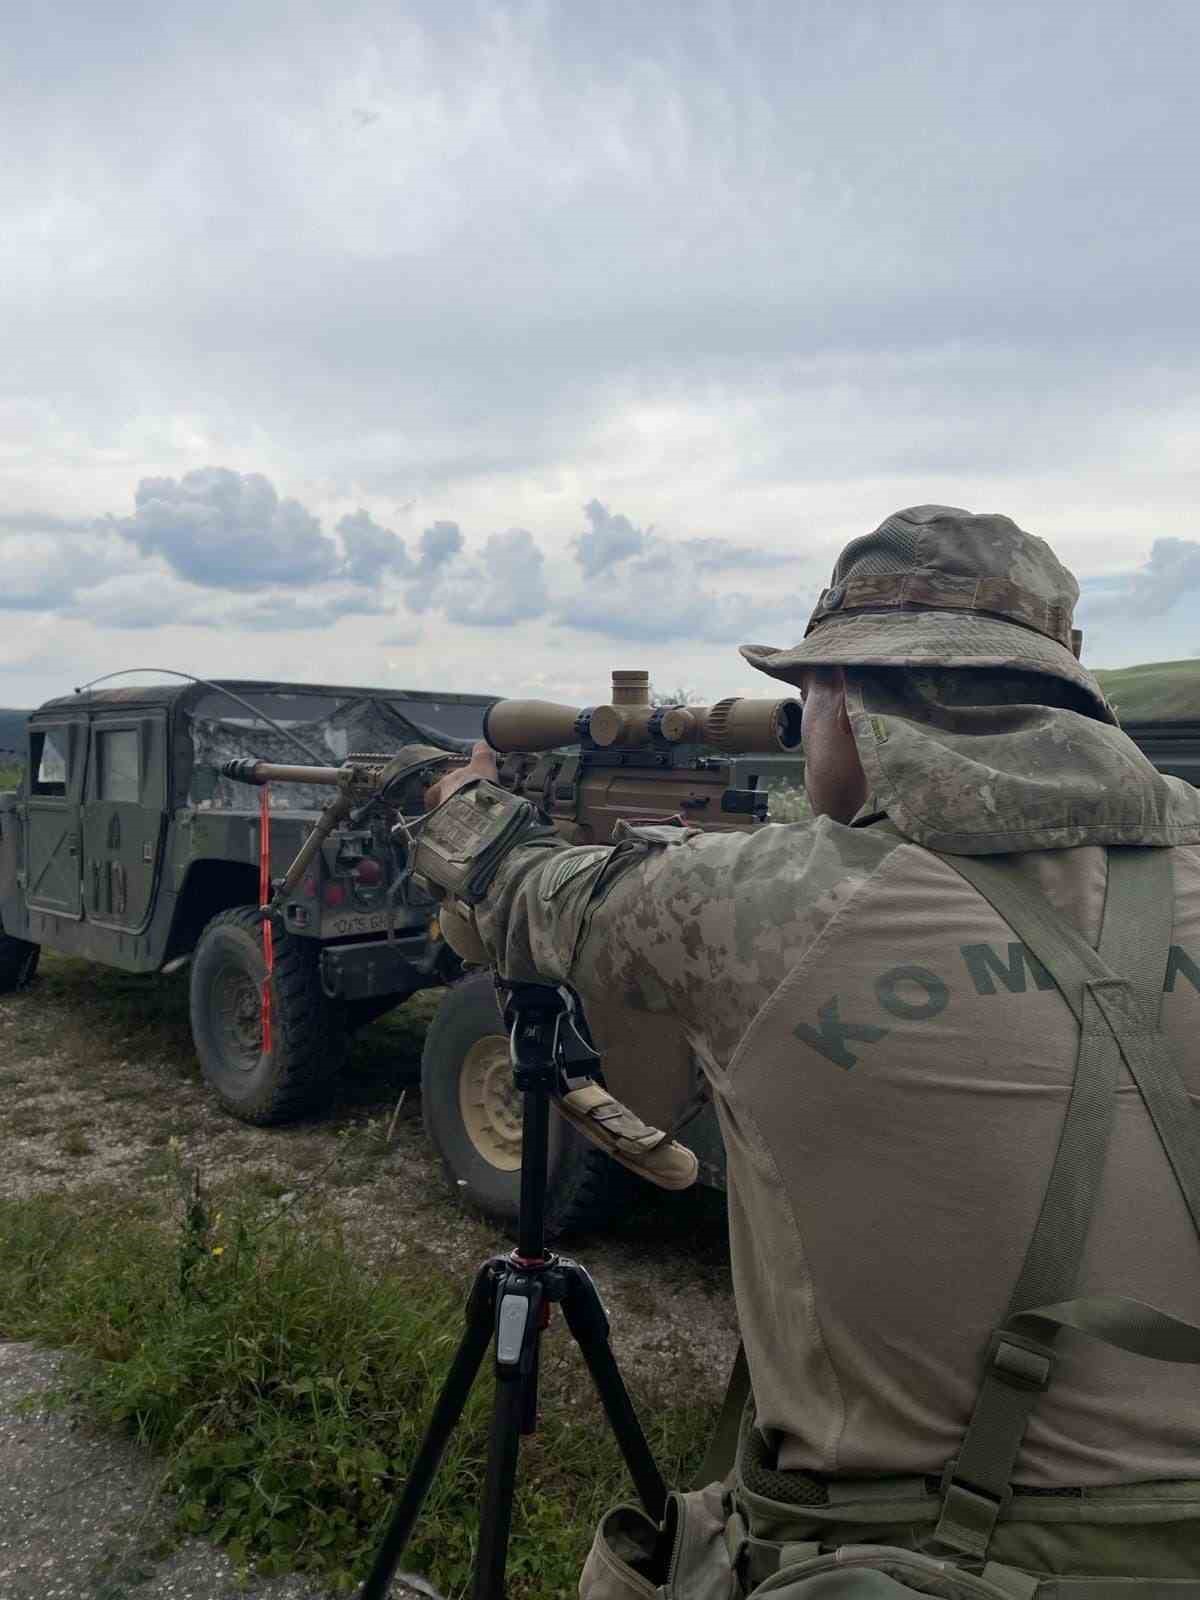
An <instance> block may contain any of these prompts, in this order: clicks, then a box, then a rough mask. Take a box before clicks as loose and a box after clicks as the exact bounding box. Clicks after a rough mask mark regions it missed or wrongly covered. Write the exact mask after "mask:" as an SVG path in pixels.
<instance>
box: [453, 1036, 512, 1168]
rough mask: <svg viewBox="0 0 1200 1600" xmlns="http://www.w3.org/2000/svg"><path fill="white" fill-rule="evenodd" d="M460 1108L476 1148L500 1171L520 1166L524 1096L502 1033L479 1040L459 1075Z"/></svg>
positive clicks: (465, 1059) (471, 1049)
mask: <svg viewBox="0 0 1200 1600" xmlns="http://www.w3.org/2000/svg"><path fill="white" fill-rule="evenodd" d="M458 1108H459V1112H460V1114H461V1116H462V1119H463V1126H464V1127H465V1128H466V1130H467V1135H468V1137H469V1138H470V1140H471V1143H472V1144H473V1145H474V1147H475V1149H476V1150H477V1151H478V1152H479V1154H480V1155H481V1156H482V1157H483V1159H484V1160H485V1161H486V1162H488V1163H489V1165H491V1166H493V1167H496V1168H498V1169H499V1171H501V1172H517V1171H519V1170H520V1166H521V1096H520V1094H519V1093H518V1092H517V1087H516V1084H515V1083H514V1082H513V1072H512V1063H511V1061H510V1060H509V1054H508V1040H507V1039H506V1038H505V1037H504V1035H503V1034H494V1035H492V1036H491V1037H489V1038H486V1039H477V1040H476V1041H475V1043H474V1044H473V1045H472V1046H471V1048H470V1049H469V1050H468V1051H467V1053H466V1055H465V1056H464V1057H463V1064H462V1069H461V1071H460V1072H459V1075H458Z"/></svg>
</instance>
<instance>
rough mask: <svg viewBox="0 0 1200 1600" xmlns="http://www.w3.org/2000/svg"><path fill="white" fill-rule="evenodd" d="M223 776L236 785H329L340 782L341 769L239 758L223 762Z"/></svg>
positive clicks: (221, 769)
mask: <svg viewBox="0 0 1200 1600" xmlns="http://www.w3.org/2000/svg"><path fill="white" fill-rule="evenodd" d="M220 771H221V776H222V777H223V778H232V779H233V780H234V781H235V782H236V783H257V784H264V783H328V784H334V785H336V784H337V783H338V782H339V778H338V774H339V772H340V771H341V768H340V767H293V766H288V765H284V764H281V763H279V762H275V761H249V760H247V759H245V758H244V757H238V758H237V759H236V760H234V761H222V763H221V768H220Z"/></svg>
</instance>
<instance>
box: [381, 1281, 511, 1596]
mask: <svg viewBox="0 0 1200 1600" xmlns="http://www.w3.org/2000/svg"><path fill="white" fill-rule="evenodd" d="M495 1301H496V1271H495V1267H494V1265H493V1263H492V1262H490V1261H489V1262H487V1263H485V1265H484V1266H483V1267H481V1268H480V1270H479V1273H478V1275H477V1277H476V1279H475V1283H474V1285H473V1286H472V1289H471V1293H470V1296H469V1297H468V1299H467V1310H466V1324H467V1325H466V1329H465V1331H464V1333H463V1336H462V1341H461V1343H460V1344H459V1347H458V1350H457V1352H456V1354H455V1357H454V1361H453V1364H452V1365H451V1367H450V1371H449V1372H448V1373H447V1375H446V1381H445V1382H444V1383H443V1384H442V1388H441V1392H440V1394H439V1395H438V1398H437V1404H436V1405H435V1407H434V1410H433V1416H432V1417H431V1418H430V1420H429V1426H428V1428H427V1429H426V1430H425V1437H424V1439H423V1440H422V1441H421V1448H420V1450H419V1451H418V1453H417V1458H416V1460H415V1461H414V1462H413V1464H412V1467H411V1468H410V1469H409V1474H408V1477H407V1478H406V1479H405V1483H404V1491H403V1493H402V1494H401V1496H400V1501H399V1504H398V1505H397V1506H396V1509H395V1512H394V1513H393V1514H392V1520H391V1522H390V1523H389V1525H388V1530H387V1533H386V1534H385V1535H384V1538H383V1543H382V1544H381V1545H380V1546H379V1551H378V1553H377V1555H376V1557H375V1562H374V1565H373V1566H372V1568H371V1571H370V1574H369V1575H368V1577H367V1580H366V1582H365V1583H364V1584H363V1586H362V1589H361V1590H360V1591H359V1600H386V1597H387V1592H388V1588H389V1586H390V1584H391V1580H392V1573H393V1572H394V1571H395V1570H396V1563H397V1562H398V1561H399V1559H400V1557H401V1556H402V1555H403V1554H404V1548H405V1546H406V1545H407V1544H408V1539H409V1535H410V1534H411V1533H412V1530H413V1524H414V1523H415V1522H416V1520H417V1518H418V1516H419V1515H420V1513H421V1507H422V1505H423V1504H424V1503H425V1496H426V1495H427V1494H428V1493H429V1487H430V1485H431V1484H432V1482H433V1479H434V1474H435V1473H436V1472H437V1469H438V1462H439V1461H440V1460H441V1459H442V1452H443V1451H444V1450H445V1448H446V1445H447V1444H448V1442H449V1439H450V1435H451V1434H452V1433H453V1432H454V1428H455V1425H456V1424H457V1422H458V1419H459V1418H460V1417H461V1416H462V1412H463V1407H464V1406H465V1405H466V1403H467V1396H468V1395H469V1394H470V1392H471V1385H472V1384H473V1383H474V1382H475V1377H476V1374H477V1373H478V1371H479V1366H480V1363H481V1362H482V1360H483V1357H484V1354H485V1352H486V1350H487V1348H488V1345H489V1344H490V1343H491V1338H492V1327H493V1322H494V1315H495V1311H494V1308H495Z"/></svg>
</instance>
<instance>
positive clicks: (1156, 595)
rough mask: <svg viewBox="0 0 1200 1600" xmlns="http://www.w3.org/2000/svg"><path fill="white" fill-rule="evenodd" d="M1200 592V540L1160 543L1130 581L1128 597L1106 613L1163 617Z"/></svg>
mask: <svg viewBox="0 0 1200 1600" xmlns="http://www.w3.org/2000/svg"><path fill="white" fill-rule="evenodd" d="M1195 589H1200V540H1197V539H1156V540H1155V541H1154V543H1153V545H1151V547H1150V558H1149V560H1148V561H1147V562H1146V564H1145V566H1143V567H1142V569H1141V570H1140V571H1139V572H1135V573H1134V574H1133V575H1132V576H1131V577H1130V578H1129V580H1128V581H1127V584H1126V586H1125V593H1124V594H1123V595H1122V596H1121V597H1120V598H1119V599H1114V600H1112V601H1111V602H1107V603H1106V605H1105V609H1106V610H1110V609H1112V610H1116V609H1120V610H1124V609H1125V608H1126V607H1131V608H1133V609H1134V610H1135V611H1136V612H1140V614H1141V615H1142V616H1144V617H1160V616H1162V615H1163V613H1164V612H1167V611H1169V610H1170V609H1171V607H1172V606H1173V605H1174V604H1175V602H1176V601H1177V600H1178V599H1180V597H1181V596H1183V595H1185V594H1190V593H1191V592H1192V591H1193V590H1195Z"/></svg>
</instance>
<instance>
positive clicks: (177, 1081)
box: [0, 959, 737, 1600]
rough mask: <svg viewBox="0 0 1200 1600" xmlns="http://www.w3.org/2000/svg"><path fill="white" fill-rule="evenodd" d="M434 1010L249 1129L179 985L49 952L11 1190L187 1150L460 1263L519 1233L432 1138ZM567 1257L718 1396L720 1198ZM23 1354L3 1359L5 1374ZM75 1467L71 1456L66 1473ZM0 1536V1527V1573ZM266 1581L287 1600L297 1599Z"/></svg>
mask: <svg viewBox="0 0 1200 1600" xmlns="http://www.w3.org/2000/svg"><path fill="white" fill-rule="evenodd" d="M435 1004H436V997H428V996H426V997H421V998H419V999H418V1000H417V1001H415V1002H410V1005H409V1007H408V1008H406V1011H405V1012H404V1013H400V1014H395V1015H394V1016H393V1017H392V1018H387V1019H384V1021H383V1022H381V1023H377V1024H375V1025H374V1026H373V1027H372V1028H370V1029H368V1030H366V1032H365V1033H364V1034H363V1035H362V1036H361V1038H360V1040H359V1041H358V1042H356V1045H355V1047H354V1049H353V1052H352V1055H351V1061H350V1065H349V1068H348V1070H347V1073H346V1075H345V1077H344V1079H343V1082H342V1086H341V1091H340V1093H339V1095H338V1097H337V1099H336V1102H335V1103H334V1104H333V1105H332V1106H331V1107H330V1108H329V1110H328V1113H327V1114H326V1115H324V1116H323V1117H321V1118H320V1119H319V1120H312V1121H307V1122H303V1123H297V1124H294V1125H292V1126H290V1127H286V1128H274V1129H261V1128H251V1127H247V1126H245V1125H243V1124H241V1123H238V1122H236V1121H234V1120H233V1119H232V1118H230V1117H229V1116H227V1115H226V1114H225V1113H224V1112H223V1111H221V1110H220V1109H219V1107H218V1106H217V1105H216V1103H215V1101H214V1100H213V1099H212V1097H211V1096H210V1094H209V1093H208V1091H207V1089H206V1088H205V1086H204V1084H203V1083H202V1081H201V1079H200V1077H199V1072H198V1069H197V1066H196V1063H195V1059H194V1056H193V1055H192V1052H191V1047H190V1042H189V1038H188V1030H187V1021H186V987H185V984H184V982H183V980H181V979H174V980H146V979H133V978H128V977H125V976H123V975H121V974H116V973H112V972H108V971H105V970H103V969H99V968H95V967H88V966H85V965H84V964H82V963H78V962H69V961H63V960H55V959H50V960H48V961H47V962H46V964H45V967H44V971H43V975H42V977H41V978H40V979H39V980H38V982H37V983H36V984H35V986H34V987H33V988H31V989H30V990H28V991H26V992H25V993H22V994H19V995H12V996H7V997H5V998H3V999H0V1139H2V1140H3V1149H4V1162H3V1166H2V1168H0V1197H4V1198H15V1197H21V1196H25V1195H30V1194H33V1193H37V1192H45V1191H56V1192H59V1193H62V1192H65V1191H69V1190H86V1189H88V1188H90V1187H92V1186H94V1185H97V1184H102V1185H104V1186H105V1187H106V1188H115V1189H117V1190H118V1191H127V1192H129V1193H130V1194H131V1195H135V1194H145V1193H146V1191H147V1189H148V1188H152V1187H153V1186H155V1185H161V1184H164V1183H167V1182H170V1181H172V1180H171V1176H170V1170H171V1167H172V1164H173V1161H174V1157H175V1155H176V1154H177V1155H178V1157H179V1159H181V1160H182V1161H183V1162H184V1163H185V1164H186V1165H188V1166H190V1167H194V1168H196V1169H197V1170H198V1171H199V1172H200V1173H201V1174H202V1176H203V1179H204V1181H205V1183H206V1184H207V1185H209V1186H211V1187H219V1186H222V1185H225V1184H230V1183H236V1184H237V1185H239V1186H247V1187H249V1186H254V1187H256V1188H257V1189H258V1190H259V1191H260V1193H262V1194H264V1195H266V1196H269V1197H271V1198H274V1199H277V1200H278V1201H279V1203H280V1204H281V1205H285V1204H290V1205H293V1206H295V1207H296V1208H298V1209H302V1208H303V1206H304V1204H305V1196H306V1194H308V1193H310V1192H312V1191H313V1190H315V1189H319V1191H320V1193H321V1198H322V1204H324V1205H330V1204H331V1205H332V1206H333V1207H334V1208H335V1209H336V1211H337V1212H338V1213H339V1214H340V1215H341V1216H342V1217H343V1218H344V1220H345V1222H346V1225H347V1232H348V1235H349V1237H350V1238H351V1240H352V1242H353V1244H354V1246H355V1248H357V1249H360V1250H361V1251H362V1252H363V1255H364V1257H366V1258H368V1259H370V1260H371V1261H373V1262H376V1263H380V1264H383V1263H386V1261H387V1260H388V1259H389V1258H390V1257H394V1256H398V1255H403V1253H404V1252H405V1251H406V1250H407V1249H409V1248H411V1247H416V1246H417V1245H418V1244H419V1246H420V1248H421V1250H422V1252H424V1251H426V1250H427V1249H428V1248H429V1246H430V1245H432V1246H433V1247H434V1248H435V1249H436V1251H437V1253H438V1255H439V1256H440V1257H441V1258H442V1259H444V1261H445V1262H446V1264H447V1267H448V1268H449V1269H450V1270H452V1271H454V1272H456V1273H462V1272H466V1271H468V1270H469V1269H470V1267H471V1266H472V1265H473V1264H474V1263H475V1262H476V1261H477V1260H479V1259H481V1258H482V1257H484V1256H485V1255H488V1254H490V1253H492V1252H493V1251H494V1250H496V1249H498V1248H507V1247H508V1242H507V1241H506V1240H503V1239H502V1238H501V1237H500V1235H499V1234H498V1233H497V1232H495V1231H494V1230H493V1229H492V1228H491V1227H490V1226H488V1225H486V1224H484V1223H483V1222H481V1221H480V1220H479V1219H478V1218H476V1217H475V1216H473V1215H470V1214H468V1213H467V1212H465V1211H464V1209H463V1208H462V1206H461V1205H460V1204H459V1202H458V1200H457V1198H456V1197H455V1195H454V1194H452V1193H451V1192H450V1190H449V1189H448V1188H447V1186H446V1184H445V1181H444V1179H443V1177H442V1174H441V1170H440V1166H439V1163H438V1162H437V1160H436V1158H435V1156H434V1155H433V1152H432V1151H431V1150H430V1148H429V1146H428V1144H427V1142H426V1139H425V1136H424V1132H423V1129H422V1125H421V1116H420V1096H419V1091H418V1090H417V1088H416V1087H415V1077H416V1073H417V1069H418V1064H419V1054H420V1040H421V1037H422V1035H423V1031H424V1024H425V1020H426V1019H427V1017H428V1015H429V1014H430V1010H431V1008H432V1006H433V1005H435ZM401 1091H403V1092H404V1102H403V1104H402V1105H401V1107H400V1110H399V1114H398V1115H396V1106H397V1102H398V1100H399V1097H400V1094H401ZM572 1253H573V1254H575V1255H576V1256H577V1257H578V1258H579V1259H581V1260H583V1261H584V1262H585V1264H586V1265H587V1266H588V1268H589V1270H590V1271H591V1272H592V1273H593V1276H594V1277H595V1279H596V1281H597V1284H598V1286H599V1288H600V1292H601V1295H602V1296H603V1298H604V1300H605V1303H606V1305H607V1306H608V1308H609V1311H610V1313H611V1315H612V1319H613V1345H614V1349H615V1350H616V1353H617V1356H618V1359H619V1360H620V1361H621V1362H622V1364H623V1365H624V1366H625V1367H626V1368H627V1369H628V1371H629V1372H630V1373H632V1374H634V1375H645V1376H652V1377H653V1378H655V1379H656V1380H658V1382H659V1383H662V1384H665V1385H667V1386H668V1387H669V1386H670V1384H671V1380H672V1376H673V1375H675V1374H677V1375H678V1380H679V1384H680V1386H681V1388H686V1392H687V1395H688V1396H689V1397H691V1398H694V1397H695V1395H696V1390H697V1384H699V1385H700V1386H701V1387H703V1386H705V1385H706V1384H707V1385H708V1386H709V1387H710V1388H711V1392H712V1396H713V1400H714V1403H715V1402H716V1401H717V1400H719V1398H720V1393H721V1389H722V1386H723V1383H724V1379H725V1375H726V1373H727V1371H728V1368H729V1363H730V1361H731V1359H732V1355H733V1351H734V1348H735V1347H736V1343H737V1336H736V1329H735V1322H734V1316H733V1303H732V1296H731V1293H730V1288H729V1275H728V1262H727V1256H726V1246H725V1234H724V1226H723V1218H722V1215H721V1207H720V1204H719V1202H717V1200H716V1197H714V1196H712V1195H706V1194H703V1193H696V1192H693V1193H691V1194H688V1195H683V1196H665V1195H662V1194H660V1192H659V1191H655V1190H647V1193H646V1197H645V1199H644V1200H643V1201H642V1202H640V1203H639V1204H638V1205H637V1206H636V1207H635V1208H634V1209H633V1211H632V1212H631V1213H630V1214H629V1215H628V1216H626V1217H624V1218H623V1219H621V1222H620V1223H619V1225H618V1226H617V1228H616V1229H614V1231H613V1233H612V1234H611V1235H610V1236H609V1237H607V1238H604V1239H597V1240H587V1241H578V1242H577V1243H576V1244H575V1246H574V1247H573V1250H572ZM12 1348H14V1347H10V1349H12ZM38 1359H41V1360H44V1359H45V1358H38ZM24 1360H25V1358H24V1357H23V1356H22V1357H10V1362H15V1365H13V1366H12V1367H11V1372H10V1377H11V1375H12V1374H13V1373H20V1372H21V1371H23V1370H24V1367H23V1364H22V1363H23V1362H24ZM34 1365H35V1367H37V1360H35V1362H34ZM37 1370H38V1371H39V1372H43V1374H44V1369H43V1368H41V1367H38V1368H37ZM11 1387H12V1386H11V1383H10V1384H9V1386H8V1389H9V1394H10V1396H11ZM46 1437H47V1438H50V1435H47V1436H46ZM60 1445H61V1441H60ZM60 1445H56V1446H55V1448H59V1447H60ZM126 1456H127V1457H128V1460H129V1461H130V1463H131V1468H130V1470H131V1471H132V1472H133V1476H132V1477H131V1478H129V1480H128V1482H129V1489H128V1493H129V1494H130V1495H132V1496H133V1497H134V1498H135V1499H138V1498H144V1496H145V1494H146V1493H147V1492H148V1491H147V1488H146V1485H147V1484H148V1483H149V1479H150V1477H152V1476H153V1470H152V1468H151V1467H149V1465H148V1464H147V1463H145V1462H144V1461H143V1463H142V1465H143V1466H145V1467H146V1471H147V1473H148V1476H147V1477H145V1478H143V1477H141V1476H139V1473H140V1471H141V1468H137V1469H136V1470H134V1465H133V1464H136V1462H137V1461H138V1452H136V1451H132V1452H131V1453H130V1451H126ZM122 1459H125V1457H123V1458H122ZM70 1475H71V1468H70V1465H69V1463H68V1462H66V1461H64V1463H63V1471H62V1473H61V1474H59V1475H58V1477H57V1479H56V1481H65V1480H66V1479H68V1478H69V1477H70ZM47 1537H49V1535H47ZM2 1540H3V1533H2V1531H0V1572H3V1559H4V1545H3V1542H2ZM213 1554H214V1556H215V1554H216V1553H215V1552H214V1553H213ZM212 1581H213V1583H216V1584H218V1585H219V1583H220V1582H221V1581H223V1580H221V1579H220V1578H219V1576H214V1577H213V1579H212ZM0 1587H2V1585H0ZM3 1592H5V1593H6V1594H7V1593H12V1594H14V1595H16V1594H18V1593H21V1592H22V1591H20V1590H14V1589H11V1588H5V1589H4V1591H3ZM33 1592H34V1591H33V1590H30V1593H31V1594H32V1593H33ZM37 1592H38V1593H46V1594H63V1595H74V1594H79V1595H85V1594H91V1593H93V1592H94V1593H96V1594H100V1593H101V1592H102V1591H101V1590H99V1589H97V1590H94V1591H93V1590H90V1589H87V1588H72V1587H65V1588H58V1589H54V1588H51V1587H45V1588H44V1589H42V1590H38V1591H37ZM138 1592H139V1594H141V1593H146V1594H152V1593H159V1592H161V1593H163V1594H179V1595H180V1596H184V1595H195V1596H196V1597H197V1600H209V1597H210V1596H211V1597H212V1600H216V1597H218V1596H224V1595H225V1594H226V1593H227V1592H231V1591H228V1590H227V1589H226V1588H222V1587H219V1586H218V1587H214V1588H211V1589H209V1590H205V1589H203V1588H188V1587H184V1586H183V1585H182V1584H181V1585H180V1586H179V1587H176V1588H163V1589H161V1590H158V1589H148V1590H141V1589H139V1591H138ZM269 1592H270V1593H271V1594H272V1595H274V1594H275V1593H278V1594H279V1596H280V1600H282V1597H283V1596H285V1595H291V1594H295V1595H297V1596H299V1595H300V1594H301V1593H302V1591H301V1590H299V1589H292V1590H288V1589H285V1588H280V1589H279V1590H278V1591H275V1590H271V1591H269ZM267 1593H268V1591H267V1590H266V1589H264V1590H263V1594H264V1600H265V1596H266V1595H267Z"/></svg>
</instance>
